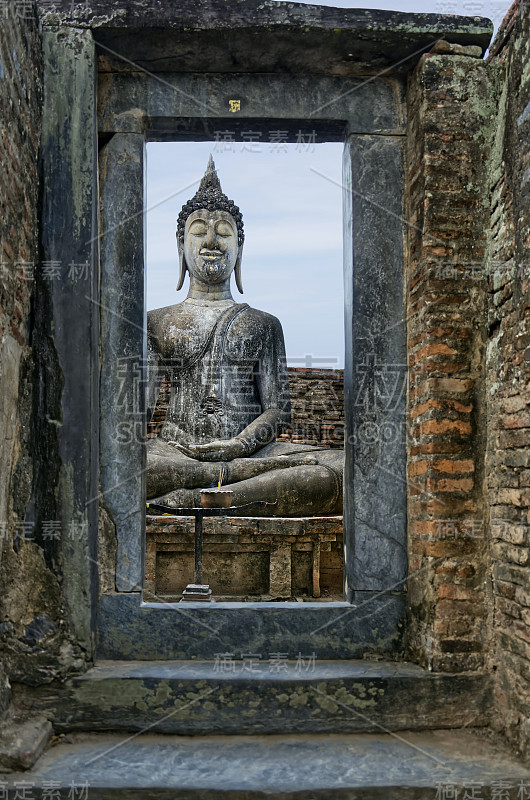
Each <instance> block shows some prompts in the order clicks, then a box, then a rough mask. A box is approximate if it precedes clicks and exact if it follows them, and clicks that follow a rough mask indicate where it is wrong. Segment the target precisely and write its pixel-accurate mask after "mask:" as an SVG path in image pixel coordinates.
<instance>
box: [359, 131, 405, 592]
mask: <svg viewBox="0 0 530 800" xmlns="http://www.w3.org/2000/svg"><path fill="white" fill-rule="evenodd" d="M402 160H403V159H402V145H401V141H400V139H399V138H397V137H390V136H350V137H349V139H348V141H347V143H346V147H345V151H344V173H343V174H344V187H345V189H344V191H345V201H344V202H345V206H344V207H345V233H344V270H345V306H346V360H345V372H344V387H345V396H344V407H345V426H346V444H345V476H344V492H345V504H344V507H345V508H344V546H345V582H346V596H347V599H348V600H350V601H351V600H352V599H356V600H359V599H362V598H363V597H365V596H366V594H365V593H366V592H384V591H396V590H397V591H400V590H402V589H403V583H402V581H404V579H405V577H406V570H407V555H406V459H405V389H406V357H405V352H406V351H405V318H404V300H403V286H404V273H403V251H402V242H403V221H402V213H403V212H402V198H403V166H402Z"/></svg>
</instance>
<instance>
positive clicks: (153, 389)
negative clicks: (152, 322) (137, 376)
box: [146, 323, 164, 422]
mask: <svg viewBox="0 0 530 800" xmlns="http://www.w3.org/2000/svg"><path fill="white" fill-rule="evenodd" d="M148 325H149V323H148ZM163 377H164V369H163V364H162V356H161V355H160V352H159V350H158V346H157V344H156V339H155V337H154V335H153V334H152V333H151V332H150V331H149V328H148V331H147V397H146V407H147V421H148V422H149V421H150V419H151V417H152V416H153V413H154V410H155V407H156V402H157V400H158V394H159V392H160V385H161V383H162V378H163Z"/></svg>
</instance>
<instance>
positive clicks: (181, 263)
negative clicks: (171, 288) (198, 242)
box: [177, 236, 188, 292]
mask: <svg viewBox="0 0 530 800" xmlns="http://www.w3.org/2000/svg"><path fill="white" fill-rule="evenodd" d="M177 250H178V254H179V282H178V284H177V292H178V291H180V289H182V286H183V284H184V278H185V277H186V270H187V269H188V265H187V264H186V259H185V258H184V246H183V244H182V243H181V241H180V239H179V238H178V236H177Z"/></svg>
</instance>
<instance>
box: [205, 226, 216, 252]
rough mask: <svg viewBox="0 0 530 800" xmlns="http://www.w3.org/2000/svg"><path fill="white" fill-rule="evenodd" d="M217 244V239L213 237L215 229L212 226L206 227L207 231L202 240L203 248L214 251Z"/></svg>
mask: <svg viewBox="0 0 530 800" xmlns="http://www.w3.org/2000/svg"><path fill="white" fill-rule="evenodd" d="M216 244H217V237H216V235H215V227H214V226H213V225H208V230H207V231H206V238H205V239H204V243H203V247H204V248H205V249H206V250H214V249H215V246H216Z"/></svg>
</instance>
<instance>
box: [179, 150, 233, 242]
mask: <svg viewBox="0 0 530 800" xmlns="http://www.w3.org/2000/svg"><path fill="white" fill-rule="evenodd" d="M201 208H205V209H206V210H207V211H226V212H227V213H228V214H230V216H232V217H233V218H234V220H235V222H236V226H237V241H238V244H239V246H240V247H241V245H242V244H243V241H244V239H245V233H244V230H243V217H242V215H241V212H240V210H239V208H238V207H237V206H236V204H235V203H234V201H233V200H229V199H228V197H227V196H226V195H225V194H223V190H222V189H221V183H220V181H219V178H218V176H217V172H216V169H215V164H214V162H213V158H212V156H211V155H210V160H209V161H208V166H207V167H206V172H205V173H204V175H203V177H202V180H201V182H200V184H199V188H198V189H197V193H196V194H195V195H194V197H192V198H191V200H188V202H187V203H185V204H184V205H183V206H182V209H181V212H180V214H179V215H178V218H177V236H178V238H179V240H180V241H181V242H183V241H184V227H185V225H186V220H187V219H188V217H189V216H190V214H193V212H194V211H198V210H199V209H201Z"/></svg>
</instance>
